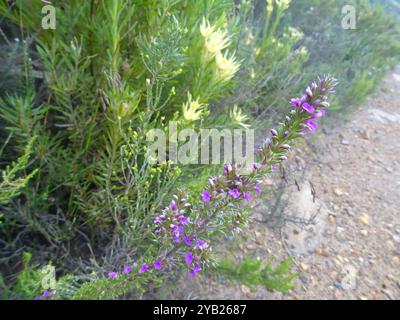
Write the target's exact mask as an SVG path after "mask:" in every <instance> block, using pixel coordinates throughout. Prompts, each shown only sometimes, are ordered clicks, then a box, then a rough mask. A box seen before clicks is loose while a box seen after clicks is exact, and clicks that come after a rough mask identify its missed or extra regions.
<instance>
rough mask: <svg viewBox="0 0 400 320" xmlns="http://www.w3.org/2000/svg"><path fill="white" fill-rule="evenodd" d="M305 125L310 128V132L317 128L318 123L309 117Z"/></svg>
mask: <svg viewBox="0 0 400 320" xmlns="http://www.w3.org/2000/svg"><path fill="white" fill-rule="evenodd" d="M306 126H307V128H308V130H310V132H314V131H315V130H317V128H318V124H317V123H316V122H315V121H313V120H311V119H307V120H306Z"/></svg>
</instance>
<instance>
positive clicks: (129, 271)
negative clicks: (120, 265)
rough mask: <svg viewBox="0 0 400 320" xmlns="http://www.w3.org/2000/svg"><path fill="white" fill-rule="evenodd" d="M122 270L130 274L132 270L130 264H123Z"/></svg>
mask: <svg viewBox="0 0 400 320" xmlns="http://www.w3.org/2000/svg"><path fill="white" fill-rule="evenodd" d="M123 272H124V274H130V273H131V272H132V269H131V267H130V266H125V267H124V271H123Z"/></svg>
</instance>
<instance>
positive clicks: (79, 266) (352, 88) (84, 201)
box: [0, 0, 400, 299]
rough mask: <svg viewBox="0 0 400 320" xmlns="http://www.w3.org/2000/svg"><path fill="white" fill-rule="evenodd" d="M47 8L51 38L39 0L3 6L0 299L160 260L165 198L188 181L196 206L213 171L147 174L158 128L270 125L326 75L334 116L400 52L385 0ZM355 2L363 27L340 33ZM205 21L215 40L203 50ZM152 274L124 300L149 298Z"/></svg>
mask: <svg viewBox="0 0 400 320" xmlns="http://www.w3.org/2000/svg"><path fill="white" fill-rule="evenodd" d="M51 2H52V4H53V5H54V6H55V7H56V8H57V25H56V29H55V30H44V29H42V28H41V20H42V18H43V14H42V13H41V8H42V7H43V5H44V4H43V2H42V1H40V0H32V1H22V0H16V1H14V0H0V13H1V18H0V28H1V29H0V62H1V63H0V170H1V176H0V186H1V189H0V272H1V274H2V276H1V278H0V280H1V281H0V290H1V294H2V296H3V298H21V299H32V298H33V296H34V295H35V294H37V293H38V292H37V291H38V290H40V284H38V283H40V280H41V279H42V277H43V274H42V273H41V269H40V268H41V267H42V266H45V265H49V264H52V265H54V266H55V268H56V271H57V278H58V279H59V281H58V291H60V292H62V297H63V298H70V297H72V296H73V295H74V294H76V292H77V290H79V286H80V284H81V283H82V282H84V281H86V280H93V279H97V278H98V277H100V276H102V275H104V274H105V273H106V272H107V271H109V270H114V269H118V268H122V266H123V264H125V263H133V262H135V261H136V260H137V259H138V258H139V257H142V256H148V257H155V256H157V254H158V246H157V243H155V242H154V241H153V238H152V228H151V221H152V218H153V217H154V215H155V214H156V213H157V212H158V211H159V209H160V208H161V207H162V206H163V205H165V199H168V197H169V196H170V194H171V192H174V191H176V190H177V189H179V188H184V189H186V191H188V192H189V194H190V195H192V199H191V201H192V202H196V201H198V194H199V190H201V189H202V187H203V184H204V183H206V178H207V177H208V176H210V175H212V174H213V173H214V172H215V171H216V170H219V169H220V168H219V166H195V165H192V166H179V165H177V164H172V163H170V162H167V163H162V164H158V165H150V164H149V163H148V162H147V161H146V157H145V155H146V151H147V150H146V146H147V142H146V133H147V132H148V131H149V130H150V129H152V128H162V129H163V130H165V132H166V133H168V125H167V124H168V121H170V120H175V121H178V123H179V127H180V128H200V127H214V128H241V127H249V126H251V127H253V128H256V129H259V130H260V132H261V133H262V132H266V129H265V128H266V127H268V125H270V124H271V123H273V122H274V121H276V119H277V116H278V115H282V113H283V112H285V111H287V109H288V104H287V102H288V100H289V99H290V98H291V97H292V96H297V95H298V94H299V92H300V91H301V90H302V89H303V87H305V85H307V84H308V82H309V81H311V80H312V79H314V78H315V76H316V75H320V74H325V73H330V74H333V75H334V76H335V77H336V78H337V79H338V80H339V83H340V85H339V87H338V89H337V92H338V94H337V96H336V100H335V101H334V104H333V108H332V111H331V112H330V113H331V115H330V117H328V120H327V121H330V120H329V118H330V119H337V118H340V117H341V115H344V114H348V113H349V111H350V110H351V109H352V108H355V107H358V106H361V105H362V103H363V101H364V100H365V98H366V97H367V96H368V95H369V94H371V93H373V91H374V88H375V86H376V84H377V83H378V81H379V80H380V79H381V78H382V76H383V75H384V74H385V73H386V72H387V71H388V70H390V68H392V67H393V66H394V65H395V64H396V63H397V62H398V59H399V56H400V32H399V31H400V30H399V22H398V15H399V12H400V8H399V5H398V3H397V2H396V1H392V0H388V1H367V0H354V1H349V0H346V1H343V0H326V1H319V0H296V1H292V2H291V1H289V0H274V1H273V0H269V1H266V0H201V1H192V0H175V1H171V0H125V1H122V0H113V1H107V0H90V1H89V0H88V1H77V0H69V1H51ZM349 4H350V5H353V6H354V7H355V9H356V16H357V24H356V29H355V30H344V29H343V28H342V26H341V21H342V18H343V14H342V11H341V9H342V7H343V6H344V5H349ZM393 13H395V14H397V17H395V16H394V15H393ZM204 18H205V19H206V20H205V19H204ZM205 21H209V23H210V27H214V31H217V30H219V32H220V33H219V35H220V39H219V40H220V41H219V42H218V43H216V44H215V43H214V44H213V43H211V44H210V43H207V41H205V40H206V39H205V36H204V35H203V34H202V33H201V32H200V26H201V25H202V23H203V24H204V23H205ZM223 40H225V42H226V43H225V45H224V46H223V47H221V48H219V51H218V52H217V53H215V52H214V53H212V50H211V49H210V48H211V46H212V45H216V46H217V47H218V45H221V43H223ZM218 54H222V57H224V55H225V57H226V58H231V60H228V59H227V60H226V61H225V60H224V61H223V62H226V63H228V66H230V67H231V69H224V65H223V64H222V63H221V60H218V59H222V58H221V57H219V56H218ZM218 57H219V58H218ZM229 63H230V65H229ZM237 64H240V68H239V70H237V71H236V70H233V69H234V68H233V69H232V67H233V66H235V65H237ZM222 71H224V72H225V73H223V72H222ZM228 71H229V72H231V74H228V73H226V72H228ZM221 74H225V76H224V77H221ZM185 106H186V107H185ZM187 107H190V108H192V109H190V110H191V112H192V113H191V114H189V113H188V112H186V113H185V110H186V111H187V109H185V108H187ZM193 115H198V116H193ZM176 272H177V273H178V271H176ZM168 277H169V278H168V279H170V277H171V276H170V275H169V276H168ZM168 279H167V280H168ZM147 280H148V281H147ZM155 280H156V279H146V282H144V283H138V284H137V285H136V286H133V287H132V288H130V289H131V291H132V292H130V294H133V296H134V297H140V296H141V295H142V294H143V293H146V292H149V291H152V289H153V287H154V286H156V285H159V281H155ZM144 286H145V287H144ZM93 290H95V289H93ZM118 294H119V292H117V293H116V294H115V295H118Z"/></svg>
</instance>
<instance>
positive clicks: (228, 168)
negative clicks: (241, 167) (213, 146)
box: [224, 163, 233, 176]
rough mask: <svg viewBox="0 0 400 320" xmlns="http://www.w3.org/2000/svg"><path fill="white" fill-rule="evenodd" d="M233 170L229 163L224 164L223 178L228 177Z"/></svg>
mask: <svg viewBox="0 0 400 320" xmlns="http://www.w3.org/2000/svg"><path fill="white" fill-rule="evenodd" d="M232 170H233V167H232V165H231V164H230V163H227V164H225V166H224V174H225V176H228V175H229V174H230V173H231V172H232Z"/></svg>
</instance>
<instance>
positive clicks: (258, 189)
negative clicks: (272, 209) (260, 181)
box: [254, 186, 261, 194]
mask: <svg viewBox="0 0 400 320" xmlns="http://www.w3.org/2000/svg"><path fill="white" fill-rule="evenodd" d="M254 190H255V191H256V193H257V194H260V193H261V189H260V187H259V186H255V187H254Z"/></svg>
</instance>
